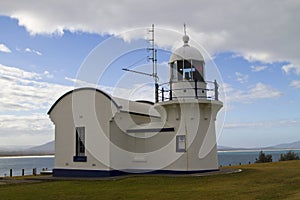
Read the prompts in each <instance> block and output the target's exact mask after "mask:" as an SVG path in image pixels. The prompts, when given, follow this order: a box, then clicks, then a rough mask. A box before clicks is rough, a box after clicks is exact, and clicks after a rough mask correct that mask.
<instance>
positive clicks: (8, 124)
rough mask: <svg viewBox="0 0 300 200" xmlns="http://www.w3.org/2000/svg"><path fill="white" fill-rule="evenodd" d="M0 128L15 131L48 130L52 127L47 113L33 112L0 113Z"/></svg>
mask: <svg viewBox="0 0 300 200" xmlns="http://www.w3.org/2000/svg"><path fill="white" fill-rule="evenodd" d="M0 116H1V118H0V130H1V131H2V133H3V132H4V131H8V130H17V131H48V130H51V129H53V124H52V123H51V121H50V120H49V118H48V116H47V115H43V114H41V113H34V114H31V115H21V116H20V115H0Z"/></svg>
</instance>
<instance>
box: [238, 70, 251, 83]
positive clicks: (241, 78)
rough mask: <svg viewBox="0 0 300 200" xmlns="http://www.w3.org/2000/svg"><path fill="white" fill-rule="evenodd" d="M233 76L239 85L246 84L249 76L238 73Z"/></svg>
mask: <svg viewBox="0 0 300 200" xmlns="http://www.w3.org/2000/svg"><path fill="white" fill-rule="evenodd" d="M235 75H236V80H237V81H238V82H240V83H247V82H248V78H249V75H247V74H241V73H239V72H235Z"/></svg>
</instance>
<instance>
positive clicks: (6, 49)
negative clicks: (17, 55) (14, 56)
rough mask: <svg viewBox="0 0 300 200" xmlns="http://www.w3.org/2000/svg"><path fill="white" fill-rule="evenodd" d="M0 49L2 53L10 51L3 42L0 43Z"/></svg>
mask: <svg viewBox="0 0 300 200" xmlns="http://www.w3.org/2000/svg"><path fill="white" fill-rule="evenodd" d="M0 51H1V52H4V53H11V50H10V49H9V48H8V47H7V46H6V45H5V44H0Z"/></svg>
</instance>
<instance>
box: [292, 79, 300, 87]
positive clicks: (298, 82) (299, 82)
mask: <svg viewBox="0 0 300 200" xmlns="http://www.w3.org/2000/svg"><path fill="white" fill-rule="evenodd" d="M290 86H291V87H293V88H300V80H293V81H292V82H291V83H290Z"/></svg>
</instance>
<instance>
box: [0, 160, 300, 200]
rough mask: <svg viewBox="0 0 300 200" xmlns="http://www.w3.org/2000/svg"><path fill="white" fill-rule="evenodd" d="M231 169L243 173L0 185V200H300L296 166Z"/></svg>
mask: <svg viewBox="0 0 300 200" xmlns="http://www.w3.org/2000/svg"><path fill="white" fill-rule="evenodd" d="M232 168H240V169H242V170H243V172H241V173H236V174H227V175H215V176H206V177H162V176H144V177H142V176H141V177H129V178H123V179H119V180H97V181H96V180H86V181H78V180H77V181H74V180H72V181H49V182H39V183H23V184H8V185H0V199H1V200H6V199H11V200H16V199H30V200H32V199H43V200H45V199H56V200H57V199H63V200H68V199H72V200H76V199H87V200H93V199H164V200H165V199H180V200H188V199H300V161H287V162H276V163H262V164H252V165H242V166H236V167H232Z"/></svg>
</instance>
